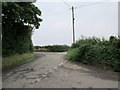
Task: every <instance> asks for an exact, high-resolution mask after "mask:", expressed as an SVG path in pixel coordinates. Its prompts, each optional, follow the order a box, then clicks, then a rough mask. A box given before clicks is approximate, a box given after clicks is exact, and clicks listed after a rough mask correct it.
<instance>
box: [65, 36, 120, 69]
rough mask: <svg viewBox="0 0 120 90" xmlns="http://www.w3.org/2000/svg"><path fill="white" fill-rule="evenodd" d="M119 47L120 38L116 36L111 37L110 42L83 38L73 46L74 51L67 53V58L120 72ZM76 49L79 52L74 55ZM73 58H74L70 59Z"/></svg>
mask: <svg viewBox="0 0 120 90" xmlns="http://www.w3.org/2000/svg"><path fill="white" fill-rule="evenodd" d="M78 45H79V47H78ZM119 45H120V38H119V37H114V36H111V37H110V39H109V40H105V39H102V40H100V39H98V38H95V37H94V38H85V39H83V38H82V39H80V40H79V41H77V42H76V43H74V44H73V45H72V49H73V50H70V51H68V52H67V55H68V56H67V57H69V58H68V59H72V60H73V61H77V62H81V63H84V64H91V65H96V66H102V67H107V68H111V69H113V70H114V71H120V68H118V67H119V65H120V59H119V57H120V47H119ZM75 48H76V49H78V50H76V52H75V53H73V52H74V49H75ZM69 53H70V54H69ZM72 54H73V55H72ZM71 56H72V58H70V57H71Z"/></svg>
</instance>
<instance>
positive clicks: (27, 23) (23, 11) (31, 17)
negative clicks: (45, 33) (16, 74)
mask: <svg viewBox="0 0 120 90" xmlns="http://www.w3.org/2000/svg"><path fill="white" fill-rule="evenodd" d="M40 16H41V11H40V10H39V9H38V8H37V7H36V6H35V5H34V4H33V3H31V2H2V47H3V50H2V51H3V56H8V55H11V54H13V53H26V52H30V51H32V50H33V47H32V40H31V35H32V31H33V29H34V28H36V29H37V28H39V26H40V22H41V21H42V19H41V18H40Z"/></svg>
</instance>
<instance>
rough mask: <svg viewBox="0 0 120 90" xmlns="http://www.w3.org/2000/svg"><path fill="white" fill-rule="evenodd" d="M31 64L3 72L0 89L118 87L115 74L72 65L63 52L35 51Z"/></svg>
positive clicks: (94, 68) (92, 67)
mask: <svg viewBox="0 0 120 90" xmlns="http://www.w3.org/2000/svg"><path fill="white" fill-rule="evenodd" d="M35 55H36V58H35V60H34V61H31V62H28V63H26V64H24V65H22V66H20V67H17V68H16V69H13V70H11V71H8V72H3V88H118V73H116V72H112V71H107V70H101V69H99V68H96V67H94V66H86V65H83V64H79V65H77V64H73V63H70V62H69V61H67V60H65V58H64V55H65V52H64V53H52V52H36V53H35Z"/></svg>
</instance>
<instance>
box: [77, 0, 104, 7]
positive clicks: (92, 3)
mask: <svg viewBox="0 0 120 90" xmlns="http://www.w3.org/2000/svg"><path fill="white" fill-rule="evenodd" d="M103 1H105V0H103ZM103 1H100V2H95V3H90V4H87V5H81V6H78V7H75V9H77V8H82V7H86V6H91V5H95V4H99V3H103Z"/></svg>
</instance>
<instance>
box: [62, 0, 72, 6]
mask: <svg viewBox="0 0 120 90" xmlns="http://www.w3.org/2000/svg"><path fill="white" fill-rule="evenodd" d="M63 3H64V4H66V5H67V6H69V7H71V6H70V5H69V4H68V3H66V2H65V1H64V0H63Z"/></svg>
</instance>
